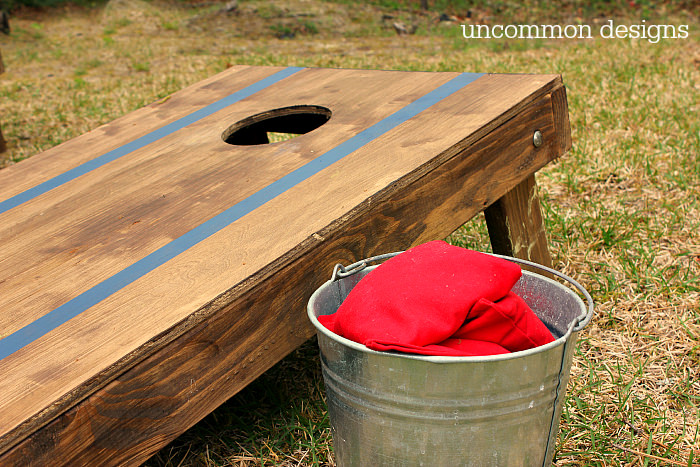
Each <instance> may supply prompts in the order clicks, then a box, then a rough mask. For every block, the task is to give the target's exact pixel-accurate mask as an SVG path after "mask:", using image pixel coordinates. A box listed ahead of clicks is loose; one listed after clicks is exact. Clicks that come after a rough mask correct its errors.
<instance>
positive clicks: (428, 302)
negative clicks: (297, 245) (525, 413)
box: [318, 241, 554, 356]
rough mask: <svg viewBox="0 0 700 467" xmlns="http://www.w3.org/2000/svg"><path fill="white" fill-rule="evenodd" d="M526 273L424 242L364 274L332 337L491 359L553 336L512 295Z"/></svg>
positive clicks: (330, 320) (333, 323) (336, 318)
mask: <svg viewBox="0 0 700 467" xmlns="http://www.w3.org/2000/svg"><path fill="white" fill-rule="evenodd" d="M521 274H522V272H521V270H520V267H519V266H518V265H517V264H515V263H512V262H510V261H507V260H504V259H500V258H496V257H494V256H491V255H487V254H484V253H478V252H476V251H472V250H467V249H464V248H460V247H456V246H452V245H449V244H447V243H445V242H443V241H433V242H428V243H424V244H422V245H419V246H417V247H414V248H412V249H410V250H407V251H405V252H403V253H401V254H399V255H397V256H395V257H393V258H391V259H389V260H388V261H386V262H384V263H383V264H381V265H379V266H378V267H377V268H375V269H374V270H373V271H371V272H370V273H369V274H367V276H365V277H364V278H363V279H362V280H361V281H360V282H359V283H358V284H357V285H356V286H355V287H354V288H353V289H352V291H351V292H350V293H349V294H348V296H347V297H346V299H345V301H343V303H342V304H341V306H340V307H339V308H338V311H337V312H335V313H334V314H332V315H325V316H319V318H318V319H319V321H320V322H321V324H323V325H324V326H325V327H326V328H328V329H329V330H331V331H332V332H334V333H336V334H339V335H341V336H343V337H345V338H347V339H350V340H352V341H355V342H358V343H361V344H364V345H366V346H367V347H369V348H370V349H374V350H397V351H401V352H408V353H416V354H422V355H451V356H469V355H472V356H473V355H493V354H502V353H508V352H517V351H519V350H525V349H529V348H533V347H537V346H540V345H543V344H546V343H548V342H552V341H553V340H554V337H553V336H552V334H551V333H550V332H549V330H548V329H547V327H546V326H545V325H544V324H543V323H542V322H541V321H540V319H539V318H538V317H537V316H536V315H535V313H534V312H533V311H532V310H531V309H530V308H529V307H528V306H527V304H526V303H525V302H524V301H523V300H522V299H521V298H520V297H518V296H517V295H515V294H514V293H512V292H511V291H510V290H511V288H512V287H513V285H514V284H515V283H516V282H517V281H518V279H519V278H520V276H521Z"/></svg>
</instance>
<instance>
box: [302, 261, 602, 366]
mask: <svg viewBox="0 0 700 467" xmlns="http://www.w3.org/2000/svg"><path fill="white" fill-rule="evenodd" d="M399 253H401V252H395V253H388V254H384V255H379V256H374V257H371V258H368V259H365V260H362V261H358V262H357V263H353V264H351V265H350V266H347V267H343V266H341V265H336V267H335V268H334V270H333V275H332V277H331V279H330V280H328V281H326V282H324V283H323V284H322V285H321V286H320V287H319V288H318V289H316V290H315V291H314V293H313V294H312V295H311V297H310V299H309V302H308V304H307V307H306V313H307V316H308V317H309V320H310V321H311V323H312V324H313V326H314V327H315V328H316V332H317V333H321V334H323V335H324V336H326V337H327V338H329V339H331V340H333V341H335V342H338V343H340V344H342V345H345V346H347V347H350V348H352V349H354V350H357V351H360V352H364V353H367V354H371V355H376V356H380V357H393V358H407V359H411V360H419V361H424V362H428V363H438V364H445V363H466V362H473V363H480V362H494V361H505V360H510V359H514V358H520V357H526V356H529V355H535V354H538V353H541V352H547V351H548V350H550V349H552V348H555V347H558V346H563V345H565V344H566V342H567V340H568V339H569V337H570V336H571V335H572V334H573V333H575V332H578V331H580V330H581V329H583V328H584V327H585V326H586V325H587V324H588V323H589V322H590V320H591V318H592V316H593V308H594V305H593V299H592V298H591V296H590V294H589V293H588V291H586V289H584V288H583V286H581V285H580V284H579V283H578V282H576V281H575V280H574V279H572V278H570V277H569V276H567V275H565V274H563V273H561V272H559V271H556V270H553V269H550V268H547V267H546V266H543V265H541V264H537V263H533V262H530V261H526V260H522V259H519V258H513V257H510V256H503V255H497V254H493V253H486V254H489V255H491V256H496V257H498V258H503V259H506V260H509V261H513V262H516V263H520V264H525V265H527V266H530V267H532V268H535V269H540V270H543V271H546V272H549V273H550V274H553V275H555V276H557V277H560V278H561V279H564V280H566V281H567V282H569V283H570V284H571V285H573V286H574V287H575V288H576V289H577V290H578V291H579V292H581V293H582V295H584V297H585V298H586V300H587V302H588V303H587V304H586V303H584V302H583V300H581V297H579V296H578V294H576V293H574V292H573V291H572V290H571V289H570V288H568V287H566V286H564V285H563V284H561V283H560V282H557V281H555V280H553V279H550V278H549V277H546V276H544V275H542V274H538V273H535V272H532V271H527V270H523V271H522V273H523V274H524V275H528V276H533V277H536V278H537V279H538V280H543V281H546V282H549V283H550V284H552V285H554V286H556V287H559V288H560V289H562V290H563V291H564V292H565V293H567V294H570V295H571V297H572V298H573V299H574V300H575V301H576V302H577V303H578V304H579V306H580V308H581V310H582V313H581V314H580V315H579V316H578V318H576V319H573V320H572V321H571V323H570V324H569V326H568V327H567V330H566V332H565V333H564V335H562V336H561V337H559V338H558V339H556V340H554V341H552V342H549V343H547V344H545V345H541V346H538V347H534V348H532V349H526V350H520V351H518V352H511V353H507V354H497V355H478V356H462V357H458V356H442V355H420V354H411V353H404V352H398V351H378V350H373V349H370V348H369V347H367V346H366V345H364V344H360V343H358V342H355V341H352V340H350V339H347V338H345V337H343V336H341V335H339V334H336V333H334V332H332V331H331V330H329V329H328V328H326V327H325V326H324V325H323V324H321V322H320V321H319V320H318V318H317V317H316V315H315V313H314V304H315V302H316V300H317V299H318V296H319V295H320V294H321V293H322V292H323V291H324V290H325V289H326V288H328V287H331V286H332V284H333V283H334V282H337V281H338V279H342V278H344V277H347V276H350V275H352V274H355V273H357V272H359V271H361V270H364V269H368V270H372V269H374V268H376V267H377V266H379V265H374V266H367V263H369V262H373V261H378V260H383V259H387V258H390V257H392V256H396V255H398V254H399ZM586 305H588V306H586Z"/></svg>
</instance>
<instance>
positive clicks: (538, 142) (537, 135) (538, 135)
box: [532, 130, 544, 148]
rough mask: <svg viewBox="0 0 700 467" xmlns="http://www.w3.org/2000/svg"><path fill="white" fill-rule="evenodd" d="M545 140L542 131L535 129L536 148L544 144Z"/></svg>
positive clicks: (533, 136) (533, 142) (533, 139)
mask: <svg viewBox="0 0 700 467" xmlns="http://www.w3.org/2000/svg"><path fill="white" fill-rule="evenodd" d="M543 142H544V139H543V138H542V132H541V131H540V130H535V134H534V135H532V144H534V145H535V147H536V148H539V147H540V146H542V143H543Z"/></svg>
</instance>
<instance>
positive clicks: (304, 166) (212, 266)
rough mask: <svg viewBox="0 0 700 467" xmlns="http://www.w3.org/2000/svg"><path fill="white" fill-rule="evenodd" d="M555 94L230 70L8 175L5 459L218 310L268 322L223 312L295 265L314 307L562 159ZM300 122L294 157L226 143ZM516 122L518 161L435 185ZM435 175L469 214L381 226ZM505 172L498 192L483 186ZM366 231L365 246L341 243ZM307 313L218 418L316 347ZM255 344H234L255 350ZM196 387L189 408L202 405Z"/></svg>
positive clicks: (402, 75)
mask: <svg viewBox="0 0 700 467" xmlns="http://www.w3.org/2000/svg"><path fill="white" fill-rule="evenodd" d="M560 90H563V88H562V83H561V79H560V77H559V76H557V75H492V74H483V75H482V74H471V73H465V74H460V73H428V72H398V71H366V70H344V69H312V68H309V69H299V68H282V67H254V66H236V67H233V68H230V69H228V70H227V71H225V72H223V73H220V74H218V75H216V76H214V77H212V78H210V79H207V80H205V81H202V82H200V83H198V84H195V85H193V86H191V87H188V88H186V89H184V90H182V91H180V92H178V93H175V94H173V95H172V96H169V97H168V98H166V99H162V100H161V101H158V102H155V103H153V104H151V105H148V106H146V107H144V108H142V109H140V110H138V111H135V112H133V113H131V114H128V115H126V116H124V117H122V118H119V119H117V120H116V121H114V122H112V123H109V124H107V125H104V126H101V127H99V128H97V129H96V130H94V131H91V132H89V133H87V134H85V135H83V136H80V137H78V138H75V139H73V140H71V141H68V142H66V143H63V144H61V145H59V146H57V147H55V148H52V149H50V150H48V151H46V152H44V153H42V154H39V155H36V156H34V157H32V158H31V159H28V160H26V161H23V162H20V163H18V164H16V165H14V166H11V167H8V168H6V169H4V170H2V171H0V245H1V246H0V338H2V339H0V374H1V375H3V376H2V378H0V414H2V416H1V417H0V453H3V452H4V453H6V455H10V454H12V452H16V451H17V449H21V448H22V446H21V445H20V447H19V448H17V446H16V445H17V443H20V442H22V443H25V445H26V443H27V441H26V439H30V440H31V438H32V436H34V435H35V434H36V433H37V432H38V431H39V430H42V429H43V430H50V429H54V428H55V427H54V425H55V423H56V422H55V419H56V417H59V418H60V416H62V414H65V413H72V412H70V411H71V410H72V411H73V412H74V413H78V412H79V411H78V412H76V411H77V410H78V409H77V408H79V407H81V405H85V404H87V403H88V402H89V401H92V402H89V403H90V404H93V405H92V406H93V407H94V406H95V404H96V403H95V402H94V400H95V398H96V397H98V396H100V394H102V396H100V397H102V400H103V399H104V398H105V397H106V396H104V394H105V391H109V390H112V389H113V388H115V387H116V386H115V385H117V384H118V383H119V378H120V377H122V378H123V376H120V375H125V374H128V373H129V372H130V371H132V372H133V371H134V368H138V367H139V365H141V366H143V365H146V364H147V363H148V362H149V361H150V360H149V358H151V359H152V358H155V357H153V355H154V354H156V353H158V352H163V351H164V350H163V349H173V348H178V345H179V342H180V341H182V340H183V339H184V337H183V336H185V335H186V334H187V335H188V333H190V334H192V333H194V332H195V331H196V332H199V331H197V330H198V329H199V328H201V327H202V326H206V325H207V320H211V319H214V318H215V317H217V316H218V314H220V313H223V312H222V311H221V310H225V312H226V313H228V315H227V316H229V318H231V316H232V317H233V318H231V319H234V321H232V322H235V319H236V316H240V320H241V322H246V323H248V322H249V321H250V320H251V317H250V316H247V315H246V314H250V313H262V314H260V315H259V316H258V317H256V318H255V319H253V321H255V320H257V319H259V320H261V321H264V320H265V319H267V318H266V316H265V314H264V313H265V311H260V310H258V309H256V308H255V306H253V305H252V304H254V303H255V300H254V299H250V300H249V302H246V303H248V305H250V306H246V307H241V306H240V305H237V306H233V305H232V304H234V303H241V300H243V299H244V298H245V297H246V294H250V293H252V291H253V290H254V289H255V288H256V287H258V286H260V284H262V283H264V282H265V281H268V280H271V278H274V277H276V276H278V275H279V274H282V273H283V270H284V268H285V267H287V266H289V265H290V264H292V263H294V264H297V265H298V267H297V269H298V270H301V269H302V268H306V269H309V270H312V271H314V274H316V275H314V276H313V277H312V278H313V279H314V280H315V281H316V282H315V283H313V284H308V285H306V286H304V292H303V294H306V293H308V291H310V290H313V289H314V288H315V287H318V285H320V281H321V280H325V279H326V278H327V276H328V274H329V273H330V269H329V268H330V267H332V264H334V263H335V262H338V261H341V262H345V263H346V264H347V262H350V261H353V260H355V259H358V258H357V257H358V255H359V256H360V257H366V256H369V255H370V254H371V253H374V251H372V250H381V249H382V248H392V249H391V250H389V249H384V250H383V251H379V252H386V251H393V250H394V249H400V248H406V247H408V246H409V245H410V244H414V243H417V242H420V241H426V240H429V239H431V238H435V237H434V236H435V235H443V236H444V235H445V234H446V233H449V231H451V230H450V229H454V228H455V227H457V226H458V225H459V224H460V223H462V222H464V221H466V220H467V219H468V218H469V217H471V216H473V215H474V213H476V212H478V211H479V210H483V209H484V207H486V206H487V205H488V204H490V203H492V202H493V201H495V200H496V199H497V198H498V197H500V196H502V195H503V194H504V193H505V192H506V191H508V190H510V189H511V188H513V186H515V185H516V184H517V183H519V182H521V181H522V180H523V179H524V178H526V177H528V176H530V175H531V174H532V173H534V172H535V171H536V170H537V169H538V168H540V167H541V166H542V165H544V164H545V163H547V162H548V161H549V160H551V159H553V158H554V157H557V156H558V155H560V154H561V152H562V151H563V150H565V149H566V147H565V146H566V144H567V141H568V139H567V138H568V127H566V128H562V127H561V123H560V122H557V120H558V117H557V114H558V113H559V114H561V113H562V109H561V105H559V104H557V105H555V103H554V102H555V100H556V99H553V98H552V95H553V93H556V92H558V91H560ZM299 105H313V106H321V107H325V108H327V109H329V110H330V111H331V112H332V116H331V117H330V120H328V122H326V123H325V124H324V125H322V126H321V127H319V128H317V129H315V130H313V131H311V132H309V133H307V134H303V135H300V136H298V137H296V138H293V139H291V140H289V141H283V142H279V143H274V144H261V145H251V146H235V145H231V144H227V143H226V142H224V141H223V139H222V134H223V133H224V132H225V131H226V130H227V128H229V127H230V126H231V125H232V124H234V123H236V122H239V121H241V120H243V119H245V118H247V117H249V116H252V115H256V114H259V113H260V112H264V111H269V110H272V109H278V108H284V107H288V106H299ZM564 106H565V100H564ZM563 113H564V114H565V113H566V109H565V107H564V110H563ZM518 118H519V119H520V120H518V121H519V122H520V123H518V124H517V125H516V126H514V127H513V128H514V130H513V131H515V133H513V131H510V133H513V134H512V141H506V140H503V137H505V136H507V133H506V134H504V136H501V137H499V138H500V139H501V140H500V141H496V142H493V141H492V142H490V143H489V144H490V147H492V150H491V152H492V153H494V154H499V150H498V145H502V147H504V148H506V147H508V146H509V145H512V144H516V145H517V144H519V145H520V146H519V149H517V148H516V149H517V150H516V151H515V152H514V154H515V153H517V154H521V156H522V157H521V156H518V157H519V158H513V160H512V161H505V162H503V161H498V160H497V158H494V159H493V160H494V161H496V162H495V164H496V165H494V166H493V167H491V168H486V170H485V171H482V172H483V173H484V174H486V175H484V177H486V178H484V179H483V180H471V181H469V180H463V181H459V180H453V179H449V176H450V173H449V171H448V170H447V169H443V168H442V167H443V166H444V167H447V165H446V164H450V163H453V162H454V161H455V160H456V158H458V157H465V154H467V153H468V152H469V150H471V149H470V148H472V149H473V148H477V149H478V145H479V144H480V141H482V140H484V137H485V136H486V135H488V134H490V133H493V132H494V131H495V130H497V129H498V128H500V127H503V126H504V125H509V124H510V123H509V122H513V121H516V120H517V119H518ZM536 129H539V130H541V131H542V132H543V134H544V138H545V145H543V146H542V147H540V148H537V149H536V148H534V147H533V146H532V143H531V141H532V133H533V131H534V130H536ZM564 133H566V134H564ZM506 139H507V138H506ZM493 148H495V149H493ZM481 149H482V150H489V148H488V147H485V148H481ZM511 152H512V151H511ZM523 154H524V155H523ZM450 161H452V162H450ZM440 170H442V171H443V172H441V173H443V175H441V176H443V177H448V178H446V179H445V180H444V181H442V182H440V181H439V180H438V184H437V185H435V186H442V185H440V183H442V184H444V186H448V185H449V186H457V185H455V183H457V184H458V186H467V185H469V186H470V187H471V186H473V188H469V190H471V191H470V192H469V193H471V195H470V196H472V198H473V199H468V196H467V195H460V196H461V197H458V198H454V196H450V195H440V196H438V198H439V199H440V200H441V201H439V202H440V203H441V204H440V206H443V207H444V208H434V207H430V208H429V209H428V211H429V212H428V211H426V208H423V207H422V206H423V204H425V205H426V206H428V205H430V203H431V202H432V201H431V196H432V195H431V192H429V191H426V192H423V193H418V194H417V195H415V196H416V199H415V200H414V201H412V204H413V206H412V208H411V209H407V210H405V214H402V216H404V217H405V218H406V219H409V221H406V220H405V219H404V220H401V222H402V224H401V225H402V226H403V225H407V226H408V227H406V228H404V227H402V230H401V231H400V232H394V231H393V230H392V227H391V223H387V220H386V218H384V217H382V215H381V213H378V212H375V211H373V209H374V206H375V205H376V203H380V204H382V203H383V204H382V205H383V206H389V205H391V204H392V203H398V204H400V201H397V200H393V199H392V196H398V194H401V196H402V197H405V196H404V194H402V193H404V192H403V191H401V190H402V189H403V188H402V187H408V186H418V185H416V183H418V182H417V181H419V180H422V178H423V177H427V174H430V173H432V172H435V173H437V172H436V171H440ZM504 170H505V171H504ZM496 172H498V173H505V174H509V175H508V176H502V175H499V176H498V178H499V180H497V181H492V180H491V178H488V177H489V176H490V175H489V174H490V173H496ZM411 184H413V185H411ZM450 184H451V185H450ZM436 191H439V190H438V189H436ZM436 196H437V194H436ZM436 199H437V198H436ZM472 201H473V204H474V206H472V207H469V206H468V205H470V203H472ZM459 205H464V206H465V207H464V209H462V208H459V207H458V206H459ZM455 206H457V207H455ZM440 209H443V210H442V211H441V210H440ZM430 212H432V213H433V214H432V215H429V214H430ZM421 213H422V214H421ZM415 215H421V216H427V217H425V218H421V219H418V218H416V219H412V218H411V216H415ZM431 216H432V217H431ZM360 218H363V220H362V222H363V224H362V225H364V226H365V227H364V229H365V230H364V231H363V232H361V233H360V232H357V231H356V230H355V231H353V233H352V234H350V233H348V230H347V229H348V225H350V224H348V223H352V222H355V221H356V220H357V219H360ZM401 222H400V223H401ZM385 224H386V225H385ZM353 225H354V224H353ZM358 225H359V224H358ZM392 235H395V236H396V239H393V237H392ZM343 236H348V238H346V239H345V240H343V239H342V237H343ZM349 237H352V238H349ZM375 237H377V238H380V237H381V238H386V239H391V240H386V241H385V240H381V241H379V240H376V239H375ZM331 244H332V245H333V247H332V248H331V247H330V246H331ZM344 245H354V246H344ZM319 252H321V253H323V257H322V259H319ZM363 255H364V256H363ZM314 258H315V259H314ZM307 259H308V260H309V261H308V262H306V263H305V260H307ZM280 271H282V272H280ZM317 271H318V272H317ZM309 277H310V276H308V275H307V276H305V279H304V280H308V278H309ZM278 279H279V277H278ZM288 280H290V281H292V280H293V278H291V277H290V278H289V279H288ZM300 280H301V279H300ZM300 283H301V282H300ZM303 294H302V295H303ZM306 298H308V296H301V297H298V298H295V300H296V301H297V303H290V304H288V305H290V309H289V310H286V311H283V312H280V311H279V310H278V311H274V313H275V314H274V315H271V316H272V318H270V319H278V318H275V316H278V315H279V316H281V315H280V313H287V314H294V315H295V318H294V319H295V320H296V321H294V323H296V324H294V326H295V328H294V329H290V330H289V332H287V330H284V331H283V332H280V336H283V337H282V338H275V337H274V336H272V337H270V338H269V340H268V341H266V344H265V348H266V349H268V345H269V346H271V347H272V349H276V348H279V349H281V350H279V351H277V352H273V350H270V349H268V350H269V353H270V354H271V355H272V356H271V357H269V358H266V357H265V354H264V353H261V352H258V353H256V354H255V355H253V356H252V357H251V358H250V359H249V360H250V362H253V360H254V357H255V358H257V360H255V361H256V362H258V361H259V362H260V363H259V367H260V368H258V369H256V370H255V371H253V370H250V369H249V370H243V369H244V368H246V365H245V363H241V365H240V367H236V366H235V365H233V366H231V368H230V369H231V371H230V372H229V373H227V378H226V379H227V380H231V379H233V380H235V378H236V376H234V375H236V374H238V370H241V373H240V375H241V376H240V377H241V381H242V382H241V383H240V384H235V383H232V384H231V385H229V387H228V388H227V391H228V393H227V394H226V395H222V396H220V399H221V400H225V398H226V397H228V396H230V395H231V394H233V393H234V392H236V391H237V390H239V389H240V387H242V386H244V385H245V384H247V382H249V381H250V380H251V379H253V378H254V377H255V376H257V374H259V373H261V372H262V371H264V370H265V369H267V368H268V367H269V366H271V365H272V364H273V363H274V362H275V361H277V360H279V358H281V357H282V356H284V355H285V354H286V353H288V352H289V351H291V350H292V349H293V348H294V347H295V346H297V345H298V344H299V343H300V342H303V340H304V339H306V338H308V337H309V335H311V331H310V328H309V327H308V326H307V325H306V324H300V323H303V318H301V315H302V314H303V313H304V310H303V306H304V303H303V301H304V300H305V299H306ZM292 306H293V307H292ZM292 308H293V309H292ZM270 313H273V312H272V311H270ZM212 326H213V325H212ZM246 326H248V327H247V328H245V329H240V330H239V331H238V334H239V335H240V336H244V337H241V338H242V339H245V336H246V335H251V334H255V333H257V332H258V331H257V330H256V328H254V327H252V325H250V324H246ZM266 332H271V331H266ZM284 336H287V338H285V337H284ZM261 339H262V340H263V341H264V339H265V337H264V336H263V337H262V338H261ZM275 339H277V340H275ZM287 341H288V342H287ZM183 342H184V341H183ZM242 342H243V341H242ZM183 345H184V344H183ZM236 348H245V345H244V344H240V345H238V347H236ZM212 358H216V357H212ZM245 358H246V357H245V356H243V357H241V361H246V360H245ZM200 363H201V364H202V365H204V363H202V362H200ZM239 363H240V362H239ZM255 366H256V363H252V364H250V365H248V368H250V367H255ZM234 367H235V368H237V369H235V371H234V370H233V369H234ZM226 371H229V369H227V370H226ZM246 371H248V373H246ZM244 374H245V376H244ZM191 379H192V384H193V385H194V388H193V389H192V391H193V395H192V397H193V398H194V397H195V393H196V394H199V392H202V391H204V392H206V390H207V388H206V387H197V386H196V381H195V378H191ZM110 388H112V389H110ZM138 399H139V398H138V396H134V397H133V399H131V402H130V403H131V404H136V402H134V401H137V400H138ZM188 400H189V399H188ZM219 402H220V401H219ZM219 402H217V403H219ZM173 410H178V409H173ZM207 410H209V409H207ZM203 415H205V414H204V413H203V414H200V413H197V414H196V415H192V416H190V417H189V418H187V417H185V418H187V421H186V422H182V423H184V424H185V425H187V426H189V425H191V424H193V423H194V422H196V421H197V420H198V419H199V418H201V417H202V416H203ZM52 420H54V421H53V422H52ZM70 421H71V422H75V420H74V419H70ZM51 423H53V424H54V425H50V424H51ZM76 423H77V422H76ZM154 423H156V422H154ZM47 425H50V426H48V427H47ZM187 426H184V427H183V428H182V430H184V429H185V428H186V427H187ZM52 427H53V428H52ZM182 430H180V431H182ZM23 440H24V441H23ZM56 443H58V442H56ZM20 444H21V443H20ZM117 444H118V443H117ZM161 444H162V443H161ZM47 449H48V448H47ZM76 449H79V448H76ZM12 450H14V451H12ZM10 451H12V452H10ZM151 451H152V450H151ZM8 452H10V454H7V453H8ZM110 455H113V453H112V454H110ZM130 455H131V457H129V459H131V460H133V459H139V458H138V456H136V455H134V454H133V453H132V454H130ZM0 459H2V457H0ZM113 459H114V458H113ZM140 460H143V459H140Z"/></svg>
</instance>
